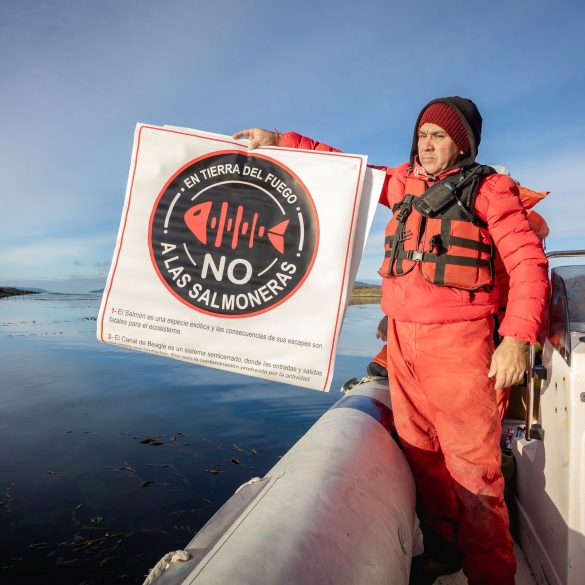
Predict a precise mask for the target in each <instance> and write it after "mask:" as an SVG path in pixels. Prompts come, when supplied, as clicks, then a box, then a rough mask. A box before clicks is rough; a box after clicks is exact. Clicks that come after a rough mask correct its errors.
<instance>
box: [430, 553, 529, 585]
mask: <svg viewBox="0 0 585 585" xmlns="http://www.w3.org/2000/svg"><path fill="white" fill-rule="evenodd" d="M514 552H515V553H516V563H517V568H516V585H537V583H536V580H535V578H534V575H533V574H532V571H531V570H530V567H529V566H528V562H527V561H526V557H525V556H524V553H523V552H522V549H521V548H520V547H519V546H518V545H517V544H515V545H514ZM434 585H467V578H466V577H465V575H464V574H463V571H459V572H457V573H453V575H447V576H444V577H439V578H438V579H437V580H436V581H435V583H434Z"/></svg>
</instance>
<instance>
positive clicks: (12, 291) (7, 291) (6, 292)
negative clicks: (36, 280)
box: [0, 286, 45, 299]
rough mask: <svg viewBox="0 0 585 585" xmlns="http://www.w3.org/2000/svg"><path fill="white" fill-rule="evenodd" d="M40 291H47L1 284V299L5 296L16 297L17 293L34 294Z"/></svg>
mask: <svg viewBox="0 0 585 585" xmlns="http://www.w3.org/2000/svg"><path fill="white" fill-rule="evenodd" d="M40 292H45V291H43V290H40V289H38V290H21V289H19V288H14V287H12V286H0V299H2V298H5V297H15V296H16V295H34V294H37V293H40Z"/></svg>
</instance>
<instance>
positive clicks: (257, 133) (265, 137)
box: [232, 128, 279, 150]
mask: <svg viewBox="0 0 585 585" xmlns="http://www.w3.org/2000/svg"><path fill="white" fill-rule="evenodd" d="M278 137H279V134H278V132H272V131H271V130H264V128H247V129H246V130H240V131H239V132H236V133H235V134H234V135H233V136H232V138H235V139H236V140H239V139H240V138H248V140H250V144H249V146H248V148H249V149H250V150H254V149H255V148H258V147H260V146H278Z"/></svg>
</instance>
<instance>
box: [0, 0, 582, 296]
mask: <svg viewBox="0 0 585 585" xmlns="http://www.w3.org/2000/svg"><path fill="white" fill-rule="evenodd" d="M584 24H585V5H584V4H583V3H581V2H576V1H575V2H570V1H564V0H560V1H558V0H557V1H555V2H552V1H548V0H545V1H540V2H534V1H526V0H517V1H516V0H507V1H500V0H496V1H492V2H490V3H487V2H477V1H474V0H466V1H463V0H444V1H443V2H437V0H416V1H414V0H411V1H406V0H403V1H395V0H391V1H386V2H382V1H372V2H368V1H367V0H364V1H362V2H359V3H358V2H355V1H354V2H346V1H339V0H338V1H335V2H333V1H319V0H312V1H310V2H308V1H306V0H298V1H297V2H294V3H293V2H282V1H279V0H272V1H270V2H269V1H264V0H248V1H246V2H243V1H241V0H240V1H237V0H223V1H222V0H215V1H214V2H203V1H199V2H197V1H195V0H192V1H186V0H166V1H165V2H154V1H150V0H115V1H111V0H104V1H97V0H95V1H93V2H90V1H89V0H87V1H79V0H73V1H70V0H51V1H40V0H37V1H32V0H2V2H1V3H0V80H1V84H2V91H1V92H0V120H1V125H0V128H1V130H0V201H1V203H2V214H1V215H0V218H1V220H0V284H5V285H6V284H8V285H10V284H18V285H28V286H39V287H42V288H47V289H49V290H55V291H64V292H73V291H86V290H90V289H92V288H100V287H101V286H103V284H104V281H105V276H106V274H107V270H108V267H109V263H110V261H111V258H112V253H113V247H114V244H115V238H116V233H117V229H118V224H119V220H120V214H121V210H122V204H123V198H124V191H125V186H126V179H127V174H128V168H129V163H130V153H131V148H132V139H133V132H134V126H135V124H136V123H137V122H147V123H152V124H173V125H181V126H190V127H192V128H198V129H201V130H209V131H212V132H221V133H227V134H231V133H232V132H234V131H236V130H239V129H241V128H245V127H249V126H263V127H267V128H274V127H278V128H279V129H280V130H287V129H294V130H297V131H299V132H301V133H304V134H307V135H309V136H312V137H315V138H318V139H320V140H323V141H324V142H328V143H329V144H333V145H335V146H338V147H339V148H342V149H343V150H346V151H348V152H358V153H364V154H367V155H368V156H369V161H370V162H371V163H374V164H388V165H397V164H399V163H401V162H403V161H404V160H406V158H407V157H408V153H409V149H410V140H411V136H412V124H413V123H414V120H415V118H416V116H417V114H418V111H419V110H420V108H421V106H422V105H424V103H426V102H427V101H428V100H430V99H432V98H435V97H439V96H444V95H463V96H466V97H470V98H471V99H473V100H474V101H475V102H476V103H477V104H478V106H479V108H480V111H481V112H482V115H483V118H484V133H483V140H482V145H481V147H480V155H479V160H480V161H481V162H484V163H488V164H502V165H505V166H507V167H509V169H510V170H511V172H512V174H513V175H514V176H515V177H516V178H517V179H518V180H520V181H521V182H522V183H523V184H525V185H527V186H529V187H532V188H534V189H536V190H550V191H551V192H552V193H551V195H550V196H549V197H548V198H547V199H546V200H545V201H544V202H542V203H541V204H539V206H538V208H537V209H538V210H539V211H540V212H541V213H542V214H543V215H544V216H545V217H546V218H547V220H548V222H549V225H550V227H551V236H550V237H549V239H548V241H547V247H548V249H549V250H553V249H561V248H565V249H567V248H585V227H584V225H583V224H584V218H585V193H584V192H583V191H584V189H583V185H584V183H585V65H584V57H583V56H584V55H585V40H584V39H585V36H584V35H583V33H582V29H583V25H584ZM386 213H387V212H386V211H385V210H384V209H380V210H379V212H378V213H377V216H376V220H375V223H374V226H373V230H372V233H371V236H370V239H369V241H368V245H367V249H366V254H365V256H364V258H363V261H362V265H361V268H360V271H359V273H358V278H359V279H360V280H366V281H370V282H374V281H376V279H377V276H376V269H377V266H378V264H379V261H380V257H381V253H380V250H381V247H382V239H383V238H382V232H383V226H384V223H385V221H386V220H387V215H386Z"/></svg>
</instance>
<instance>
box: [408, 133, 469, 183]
mask: <svg viewBox="0 0 585 585" xmlns="http://www.w3.org/2000/svg"><path fill="white" fill-rule="evenodd" d="M461 154H464V153H463V151H461V150H459V149H458V148H457V145H456V144H455V142H453V140H452V139H451V137H450V136H449V135H448V134H447V133H446V132H445V131H444V130H443V129H442V128H441V127H440V126H437V125H436V124H431V123H430V122H425V123H424V124H423V125H422V126H421V127H420V128H419V130H418V160H419V162H420V164H421V165H422V167H423V169H424V170H425V171H426V172H427V173H428V174H429V175H440V174H441V173H442V172H443V171H446V170H447V169H449V168H451V167H453V166H454V164H455V161H456V160H457V159H458V158H459V155H461Z"/></svg>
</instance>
